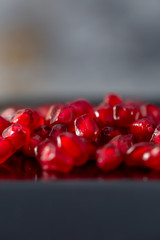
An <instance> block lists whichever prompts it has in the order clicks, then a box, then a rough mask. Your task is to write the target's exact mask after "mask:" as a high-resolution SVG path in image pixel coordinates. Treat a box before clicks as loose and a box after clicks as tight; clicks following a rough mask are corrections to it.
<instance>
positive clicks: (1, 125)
mask: <svg viewBox="0 0 160 240" xmlns="http://www.w3.org/2000/svg"><path fill="white" fill-rule="evenodd" d="M9 125H10V123H9V122H8V121H7V120H6V119H4V118H3V117H1V116H0V135H1V134H2V132H3V131H4V129H5V128H7V127H9Z"/></svg>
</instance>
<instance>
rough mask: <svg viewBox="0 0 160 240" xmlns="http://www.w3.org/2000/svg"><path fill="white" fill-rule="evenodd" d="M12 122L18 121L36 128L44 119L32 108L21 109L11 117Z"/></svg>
mask: <svg viewBox="0 0 160 240" xmlns="http://www.w3.org/2000/svg"><path fill="white" fill-rule="evenodd" d="M11 123H18V124H21V125H23V126H25V127H28V128H30V129H31V130H33V129H34V128H37V127H39V126H41V125H43V124H44V120H43V118H42V117H41V116H40V115H39V114H38V113H37V112H36V111H33V110H31V109H21V110H18V111H17V112H16V113H15V115H14V116H13V118H12V119H11Z"/></svg>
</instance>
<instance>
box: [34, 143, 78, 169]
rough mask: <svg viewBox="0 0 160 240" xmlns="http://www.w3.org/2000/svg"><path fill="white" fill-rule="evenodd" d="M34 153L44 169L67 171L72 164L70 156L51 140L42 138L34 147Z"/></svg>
mask: <svg viewBox="0 0 160 240" xmlns="http://www.w3.org/2000/svg"><path fill="white" fill-rule="evenodd" d="M35 155H36V158H37V160H38V161H39V163H40V165H41V167H42V169H43V170H45V171H52V170H53V171H58V172H62V173H67V172H69V171H70V170H71V169H72V168H73V166H74V160H73V158H72V157H70V156H69V155H67V154H66V153H64V152H63V151H61V150H60V149H59V148H58V147H57V146H56V145H55V144H54V142H53V141H51V140H48V139H46V140H44V141H43V142H41V143H40V144H39V145H38V146H37V147H36V148H35Z"/></svg>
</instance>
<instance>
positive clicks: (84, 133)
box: [74, 114, 100, 142]
mask: <svg viewBox="0 0 160 240" xmlns="http://www.w3.org/2000/svg"><path fill="white" fill-rule="evenodd" d="M74 124H75V133H76V135H77V136H81V137H84V138H86V139H88V140H89V141H90V142H94V141H97V139H98V138H99V135H100V129H99V127H98V125H97V124H96V122H95V120H94V119H93V118H92V117H91V115H90V114H84V115H82V116H80V117H78V118H77V119H76V120H75V123H74Z"/></svg>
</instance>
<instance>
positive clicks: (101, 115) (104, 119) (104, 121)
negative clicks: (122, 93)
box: [94, 106, 113, 127]
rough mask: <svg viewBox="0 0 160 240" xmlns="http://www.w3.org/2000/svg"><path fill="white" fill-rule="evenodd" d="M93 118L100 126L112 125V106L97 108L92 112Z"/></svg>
mask: <svg viewBox="0 0 160 240" xmlns="http://www.w3.org/2000/svg"><path fill="white" fill-rule="evenodd" d="M94 114H95V117H94V119H95V120H96V122H97V123H98V125H99V126H100V127H104V126H106V125H107V126H112V125H113V108H112V107H110V106H105V107H103V108H98V109H96V110H95V112H94Z"/></svg>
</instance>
